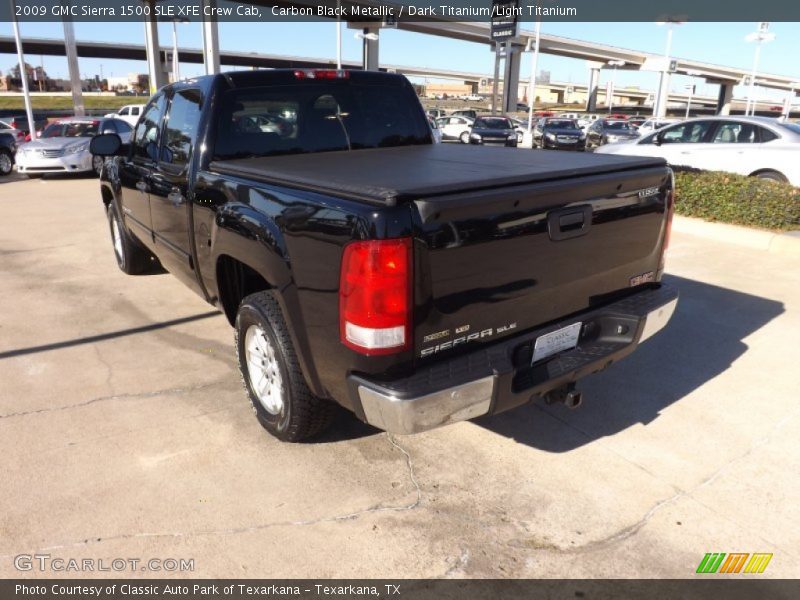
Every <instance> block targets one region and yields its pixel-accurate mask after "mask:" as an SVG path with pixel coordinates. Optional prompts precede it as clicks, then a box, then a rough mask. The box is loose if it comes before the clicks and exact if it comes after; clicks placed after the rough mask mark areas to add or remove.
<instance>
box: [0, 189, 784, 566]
mask: <svg viewBox="0 0 800 600" xmlns="http://www.w3.org/2000/svg"><path fill="white" fill-rule="evenodd" d="M0 209H2V215H3V216H2V221H1V222H0V290H2V299H3V302H2V304H3V312H2V318H0V381H1V382H2V386H1V387H0V452H2V455H3V457H4V462H5V463H6V465H8V467H7V469H6V470H5V473H4V478H3V483H2V494H0V532H2V535H0V576H2V577H6V578H8V577H15V576H19V575H23V576H25V575H31V576H60V575H67V576H78V575H90V576H91V575H92V574H91V573H77V574H73V573H53V572H45V573H39V572H36V571H30V572H22V573H20V572H18V571H17V570H16V568H15V566H14V557H15V556H17V555H19V554H34V553H45V554H50V555H52V556H53V557H62V558H64V559H69V558H77V559H82V558H91V559H94V560H99V559H105V560H109V561H110V560H111V559H114V558H125V559H129V558H138V559H141V560H145V561H146V560H148V559H151V558H156V559H162V560H163V559H167V558H175V559H193V560H194V572H193V575H194V576H197V577H240V578H248V577H315V578H320V577H343V578H346V577H572V578H582V577H644V578H651V577H669V578H683V577H690V576H692V575H693V574H694V572H695V569H696V568H697V565H698V564H699V562H700V560H701V559H702V558H703V556H704V554H706V553H708V552H768V553H773V554H774V557H773V559H772V561H771V562H770V564H769V567H768V569H767V570H766V571H765V572H764V574H763V575H761V576H762V577H782V578H793V577H798V576H800V568H798V559H799V558H800V511H799V510H798V503H797V498H798V495H799V494H800V482H798V478H797V476H796V474H797V473H798V472H800V446H798V443H797V432H798V427H799V426H800V405H799V404H798V401H797V400H798V396H797V395H798V390H800V374H799V373H798V365H800V350H799V349H798V338H797V332H798V331H800V271H799V270H798V268H797V260H796V259H791V258H789V257H783V256H780V255H777V254H770V253H766V252H764V253H761V252H759V251H754V250H752V249H747V248H744V247H740V246H737V245H733V244H730V245H729V244H725V243H722V242H711V241H707V240H705V239H703V238H700V237H693V236H689V235H680V234H674V236H673V242H672V247H671V249H670V251H669V257H668V271H669V275H668V279H669V280H670V282H671V283H672V284H674V285H676V286H677V287H678V288H679V289H680V292H681V300H680V303H679V306H678V310H677V312H676V314H675V316H674V317H673V320H672V322H671V323H670V324H669V326H668V327H667V329H665V330H664V331H663V332H662V333H660V334H659V335H657V336H656V337H654V338H653V339H651V340H650V341H648V342H647V343H646V344H645V345H643V346H642V347H641V348H640V349H639V350H638V351H637V352H636V353H634V354H633V355H632V356H631V357H629V358H627V359H626V360H625V361H623V362H621V363H620V364H618V365H615V366H614V367H613V368H612V369H610V370H608V371H606V372H604V373H601V374H598V375H595V376H593V377H591V378H590V379H588V380H586V381H584V382H583V383H582V384H581V389H582V390H583V391H584V405H583V407H582V408H580V409H579V410H576V411H570V410H568V409H566V408H564V407H562V406H546V405H544V404H534V405H528V406H525V407H522V408H520V409H518V410H516V411H512V412H510V413H505V414H502V415H499V416H497V417H494V418H491V419H480V420H478V421H475V422H467V423H460V424H458V425H454V426H450V427H447V428H443V429H439V430H435V431H432V432H429V433H425V434H420V435H416V436H411V437H402V436H396V437H390V436H388V435H387V434H385V433H381V432H379V431H376V430H374V429H371V428H369V427H367V426H366V425H363V424H360V423H359V422H357V421H356V420H355V419H354V417H352V416H350V415H349V414H346V413H342V414H341V415H340V416H339V418H338V422H337V424H336V426H335V427H334V428H333V431H332V432H331V433H329V434H327V435H326V437H324V438H322V439H320V440H317V441H316V442H314V443H309V444H303V445H287V444H281V443H280V442H278V441H277V440H276V439H274V438H272V437H270V436H269V435H267V434H266V433H265V432H264V431H263V430H262V429H261V427H260V426H259V424H258V423H257V421H256V419H254V418H253V415H252V412H251V409H250V407H249V404H248V401H247V398H246V396H245V393H244V391H243V390H242V387H241V383H240V379H239V374H238V371H237V368H236V364H235V355H234V347H233V331H232V329H231V328H230V327H229V325H228V324H227V322H226V321H225V319H224V317H223V316H222V315H221V314H220V313H217V312H215V311H214V310H213V309H212V308H211V307H210V306H208V305H206V304H205V303H204V302H203V301H202V300H201V299H200V298H199V297H197V296H195V295H193V293H192V292H190V291H189V290H188V289H187V288H185V287H184V286H183V285H182V284H181V283H180V282H179V281H178V280H176V279H175V278H173V277H171V276H169V275H150V276H139V277H127V276H125V275H123V274H122V273H121V272H120V271H119V270H118V269H117V266H116V264H115V261H114V256H113V253H112V249H111V243H110V241H109V235H108V227H107V222H106V220H105V217H104V214H103V211H102V206H101V203H100V200H99V193H98V183H97V181H96V180H95V179H92V178H45V179H43V180H31V181H28V180H22V179H20V178H18V177H16V176H14V177H11V178H6V179H0ZM162 574H163V573H159V574H158V575H162ZM175 574H176V575H181V573H175ZM102 575H107V574H104V573H95V576H102ZM119 575H121V576H144V577H148V576H149V577H153V576H157V575H153V574H152V573H151V574H148V573H142V572H140V571H134V572H121V573H119ZM167 575H170V573H167ZM183 575H184V576H185V575H186V574H185V573H184V574H183Z"/></svg>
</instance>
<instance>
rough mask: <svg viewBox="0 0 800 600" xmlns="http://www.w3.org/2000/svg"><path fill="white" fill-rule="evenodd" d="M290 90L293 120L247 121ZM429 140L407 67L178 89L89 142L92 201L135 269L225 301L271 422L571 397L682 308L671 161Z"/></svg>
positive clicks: (455, 412)
mask: <svg viewBox="0 0 800 600" xmlns="http://www.w3.org/2000/svg"><path fill="white" fill-rule="evenodd" d="M201 101H202V102H201ZM276 103H284V104H287V105H292V106H294V107H295V109H296V110H297V115H298V119H297V123H298V125H299V128H298V129H297V130H296V131H294V132H292V133H291V134H289V135H284V136H281V135H280V134H275V133H272V132H269V133H266V132H254V133H251V134H247V135H242V134H240V133H238V132H237V131H236V129H235V127H233V123H234V121H235V117H236V114H237V112H238V111H240V110H241V107H242V106H245V105H248V106H254V105H261V106H264V107H270V106H274V105H275V104H276ZM332 105H333V106H332ZM341 115H347V117H346V118H340V117H337V116H341ZM376 122H379V123H380V124H381V127H380V128H376V127H375V126H374V125H373V124H374V123H376ZM432 141H433V140H432V138H431V133H430V128H429V127H428V125H427V123H426V120H425V113H424V111H423V109H422V106H421V105H420V103H419V100H418V99H417V97H416V94H415V92H414V88H413V86H412V85H411V84H410V83H409V82H408V80H407V79H406V78H405V77H403V76H402V75H396V74H390V73H381V72H374V71H344V72H342V71H311V70H308V71H307V70H299V69H275V70H269V71H267V70H263V71H241V72H234V73H224V74H219V75H209V76H204V77H198V78H195V79H192V80H190V81H184V82H179V83H175V84H171V85H167V86H165V87H163V88H162V89H161V90H159V91H158V92H157V93H156V95H155V96H154V97H153V98H152V99H151V101H150V103H149V105H148V107H147V108H146V110H145V113H144V115H143V116H142V119H141V120H140V122H139V125H137V128H136V133H135V135H134V139H133V142H132V143H131V146H130V147H129V148H128V149H125V148H124V147H123V145H122V143H121V141H120V139H119V137H118V136H117V135H114V134H109V135H99V136H97V137H95V138H94V139H93V140H92V143H91V147H92V148H91V149H92V152H94V153H95V154H98V155H103V156H109V157H110V159H109V163H108V166H107V167H106V168H104V169H103V172H102V175H101V179H100V186H101V190H98V191H99V192H100V191H101V193H98V200H100V202H98V206H102V208H103V209H104V211H105V214H106V216H107V218H108V222H109V230H110V232H111V239H112V242H113V244H112V247H113V250H114V255H115V257H116V260H117V264H118V265H119V267H120V269H121V270H122V271H123V272H125V273H129V274H133V273H140V272H143V271H146V270H148V269H149V268H152V267H153V266H154V265H156V264H157V262H158V263H160V264H161V265H162V266H163V267H164V268H166V269H167V270H168V271H170V272H172V273H173V274H174V275H176V276H177V277H178V278H179V279H180V280H181V281H183V282H184V283H185V284H187V285H188V286H189V287H190V288H191V289H192V290H194V291H195V292H196V293H197V294H199V296H200V297H201V298H203V299H204V300H206V301H207V302H210V303H212V304H214V305H216V306H218V307H219V309H220V310H222V311H223V312H224V313H225V315H226V317H227V318H228V320H229V322H230V323H231V325H232V326H233V327H234V329H235V332H236V337H235V339H236V342H235V347H236V352H237V356H238V362H239V369H240V371H241V375H242V379H243V382H244V386H245V390H246V393H247V396H248V397H249V400H250V402H251V404H252V407H253V410H254V412H255V413H256V416H257V418H258V420H259V422H260V423H261V424H262V425H263V426H264V427H265V429H266V430H267V431H268V432H269V433H271V434H273V435H274V436H276V437H277V438H279V439H281V440H284V441H300V440H303V439H305V438H308V437H310V436H313V435H316V434H319V433H320V432H322V431H323V430H324V429H325V428H326V427H327V426H328V425H329V424H330V422H331V419H332V416H333V414H334V413H333V410H332V408H333V406H334V405H335V404H339V405H341V406H343V407H345V408H347V409H349V410H351V411H352V412H353V413H354V414H355V415H357V416H358V417H359V418H360V419H362V420H364V421H366V422H367V423H370V424H372V425H373V426H375V427H378V428H381V429H384V430H386V431H389V432H393V433H401V434H410V433H415V432H418V431H424V430H426V429H431V428H434V427H440V426H443V425H447V424H449V423H453V422H456V421H461V420H464V419H472V418H476V417H478V416H481V415H485V414H494V413H498V412H501V411H504V410H507V409H510V408H512V407H515V406H519V405H521V404H524V403H526V402H528V401H530V400H532V399H534V398H538V397H546V398H547V400H548V401H561V402H564V403H565V404H566V405H568V406H570V407H576V406H577V405H578V404H579V403H580V399H581V397H580V392H578V391H577V390H576V389H575V382H576V380H578V379H579V378H581V377H583V376H585V375H588V374H590V373H595V372H597V371H599V370H602V369H604V368H605V367H607V366H608V365H611V364H612V363H616V362H617V361H618V360H620V359H622V358H623V357H625V356H626V355H628V354H629V353H630V352H632V351H633V350H634V349H635V348H636V347H637V346H638V345H639V344H640V343H641V342H642V341H643V340H646V339H647V338H649V337H650V336H652V335H653V334H654V333H655V332H657V331H658V330H659V329H661V328H662V327H663V326H664V325H665V324H666V323H667V321H668V320H669V318H670V316H671V314H672V312H673V310H674V308H675V305H676V303H677V293H676V292H675V291H673V289H671V288H670V287H669V286H668V285H664V284H661V283H660V280H661V274H662V272H663V265H664V263H663V260H664V250H665V249H666V246H667V241H668V232H669V228H670V219H671V216H672V177H671V173H670V171H669V169H668V168H667V166H666V164H665V163H664V161H663V160H662V159H655V158H630V157H615V156H587V155H582V154H579V153H571V154H567V155H565V156H562V157H559V160H558V161H552V160H549V159H547V160H542V159H543V158H545V159H546V157H542V156H538V157H532V156H531V154H530V153H526V152H517V151H516V150H513V149H505V148H495V149H489V148H480V147H477V148H467V147H465V146H461V145H455V144H433V143H432ZM200 148H203V151H199V149H200ZM154 156H155V157H158V161H155V160H153V158H152V157H154ZM620 190H621V191H620ZM628 233H630V235H628ZM153 257H155V258H153ZM651 350H652V349H651ZM667 358H668V357H666V356H665V357H664V360H667ZM122 360H124V358H122ZM653 368H657V367H656V366H654V367H653ZM117 392H121V390H117Z"/></svg>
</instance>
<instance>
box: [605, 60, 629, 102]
mask: <svg viewBox="0 0 800 600" xmlns="http://www.w3.org/2000/svg"><path fill="white" fill-rule="evenodd" d="M608 64H609V65H611V66H612V67H614V70H613V71H612V72H611V89H610V90H608V98H606V104H607V105H608V112H611V106H612V105H613V104H614V79H615V78H616V75H617V67H624V66H625V61H624V60H610V61H608Z"/></svg>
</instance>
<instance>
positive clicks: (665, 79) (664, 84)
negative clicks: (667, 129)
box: [653, 71, 670, 117]
mask: <svg viewBox="0 0 800 600" xmlns="http://www.w3.org/2000/svg"><path fill="white" fill-rule="evenodd" d="M669 76H670V74H669V71H661V77H660V78H659V80H658V92H657V93H656V101H655V104H654V106H653V116H654V117H666V116H667V102H668V99H669V79H670V77H669Z"/></svg>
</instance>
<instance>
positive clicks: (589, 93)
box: [586, 67, 600, 112]
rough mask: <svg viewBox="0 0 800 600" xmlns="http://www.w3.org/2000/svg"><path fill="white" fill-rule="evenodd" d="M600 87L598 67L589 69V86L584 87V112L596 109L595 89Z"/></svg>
mask: <svg viewBox="0 0 800 600" xmlns="http://www.w3.org/2000/svg"><path fill="white" fill-rule="evenodd" d="M599 87H600V69H599V68H597V67H591V68H590V69H589V86H588V87H587V88H586V112H595V111H596V110H597V90H598V88H599Z"/></svg>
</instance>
